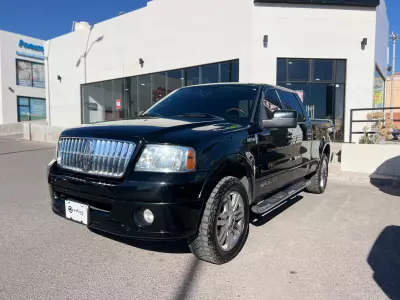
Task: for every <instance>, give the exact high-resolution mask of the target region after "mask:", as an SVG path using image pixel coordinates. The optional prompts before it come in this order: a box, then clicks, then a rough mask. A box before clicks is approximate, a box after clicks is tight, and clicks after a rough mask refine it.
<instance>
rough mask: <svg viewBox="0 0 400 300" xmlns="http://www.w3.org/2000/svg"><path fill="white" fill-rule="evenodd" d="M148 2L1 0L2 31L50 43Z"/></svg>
mask: <svg viewBox="0 0 400 300" xmlns="http://www.w3.org/2000/svg"><path fill="white" fill-rule="evenodd" d="M199 1H201V0H199ZM147 2H148V0H112V1H107V0H100V1H99V0H97V1H95V0H68V1H62V0H58V1H57V0H41V1H32V0H19V1H16V0H0V29H1V30H6V31H11V32H15V33H19V34H24V35H27V36H31V37H36V38H39V39H43V40H48V39H51V38H54V37H57V36H60V35H63V34H66V33H68V32H70V31H71V28H72V22H73V21H86V22H89V24H96V23H99V22H101V21H104V20H107V19H110V18H113V17H115V16H117V15H118V14H119V13H120V12H130V11H132V10H135V9H138V8H141V7H144V6H146V3H147ZM386 5H387V13H388V17H389V22H390V31H391V32H392V31H395V32H396V33H399V34H400V18H399V12H400V0H386ZM17 6H18V7H17ZM390 48H391V47H390ZM396 52H397V57H398V59H397V63H396V70H400V41H399V43H398V50H397V51H396ZM390 62H391V60H390Z"/></svg>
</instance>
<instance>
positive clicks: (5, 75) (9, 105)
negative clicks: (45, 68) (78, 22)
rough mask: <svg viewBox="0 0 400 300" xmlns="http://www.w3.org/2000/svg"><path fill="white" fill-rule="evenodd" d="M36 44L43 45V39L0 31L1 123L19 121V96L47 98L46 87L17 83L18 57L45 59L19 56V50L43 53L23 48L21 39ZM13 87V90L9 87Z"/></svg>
mask: <svg viewBox="0 0 400 300" xmlns="http://www.w3.org/2000/svg"><path fill="white" fill-rule="evenodd" d="M21 39H22V40H24V41H25V42H27V43H32V44H35V45H43V43H44V42H43V41H42V40H39V39H35V38H31V37H27V36H23V35H18V34H14V33H10V32H6V31H0V51H1V52H0V73H1V75H0V76H1V77H0V79H1V81H0V83H1V89H0V95H1V96H0V100H1V101H0V106H1V117H2V119H0V124H1V123H4V124H6V123H15V122H17V121H18V116H17V96H26V97H36V98H45V94H46V93H45V89H42V88H34V87H25V86H18V85H17V73H16V59H17V58H18V59H23V60H27V61H33V62H39V63H43V60H38V59H33V58H27V57H22V56H18V55H17V54H16V52H17V51H20V52H24V53H30V54H36V55H38V54H41V53H38V52H37V51H32V50H29V49H25V48H24V49H22V48H20V47H19V46H18V44H19V41H20V40H21ZM9 88H11V89H12V90H13V92H12V91H11V90H10V89H9Z"/></svg>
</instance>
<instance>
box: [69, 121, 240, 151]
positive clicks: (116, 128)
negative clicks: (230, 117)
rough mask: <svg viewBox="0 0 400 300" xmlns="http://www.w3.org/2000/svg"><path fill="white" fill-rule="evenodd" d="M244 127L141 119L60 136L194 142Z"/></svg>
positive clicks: (217, 123) (89, 126)
mask: <svg viewBox="0 0 400 300" xmlns="http://www.w3.org/2000/svg"><path fill="white" fill-rule="evenodd" d="M243 128H244V126H243V125H240V124H237V123H233V122H229V121H225V120H216V119H213V120H210V119H207V120H204V119H195V118H185V119H165V118H143V119H135V120H122V121H113V122H106V123H100V124H95V125H88V126H83V127H77V128H71V129H67V130H65V131H64V132H63V133H62V134H61V136H62V137H86V138H102V139H115V140H125V141H137V140H138V139H143V140H144V141H145V142H147V143H169V144H182V143H185V144H186V145H193V144H195V143H196V141H198V140H199V139H202V140H203V139H204V138H211V137H213V136H215V135H217V134H221V132H229V131H235V130H239V129H243Z"/></svg>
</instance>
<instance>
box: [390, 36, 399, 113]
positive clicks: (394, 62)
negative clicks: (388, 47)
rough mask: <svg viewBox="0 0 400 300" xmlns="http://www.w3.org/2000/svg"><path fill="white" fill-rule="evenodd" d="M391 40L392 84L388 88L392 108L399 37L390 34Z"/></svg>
mask: <svg viewBox="0 0 400 300" xmlns="http://www.w3.org/2000/svg"><path fill="white" fill-rule="evenodd" d="M390 37H391V39H392V42H393V54H392V58H393V62H392V84H391V86H390V107H393V97H394V92H393V91H394V76H395V75H396V41H397V40H398V39H399V35H398V34H395V33H394V32H392V34H391V36H390ZM390 119H391V120H393V109H392V108H391V109H390Z"/></svg>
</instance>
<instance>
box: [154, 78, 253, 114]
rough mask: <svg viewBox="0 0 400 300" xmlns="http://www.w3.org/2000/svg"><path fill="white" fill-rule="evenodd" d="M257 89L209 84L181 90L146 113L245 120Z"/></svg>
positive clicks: (250, 86) (249, 86) (248, 86)
mask: <svg viewBox="0 0 400 300" xmlns="http://www.w3.org/2000/svg"><path fill="white" fill-rule="evenodd" d="M257 90H258V88H257V87H256V86H252V85H209V86H196V87H189V88H183V89H180V90H178V91H176V92H175V93H172V94H170V95H168V96H167V97H165V98H164V99H163V100H162V101H160V102H159V103H158V104H157V105H155V106H153V107H152V108H150V109H149V110H148V111H147V112H146V113H147V114H150V115H151V114H155V115H161V116H163V117H171V116H181V115H183V114H188V113H205V114H212V115H215V116H218V117H221V118H224V119H228V120H248V119H249V116H250V112H251V110H252V108H253V106H254V103H255V102H256V96H257Z"/></svg>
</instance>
